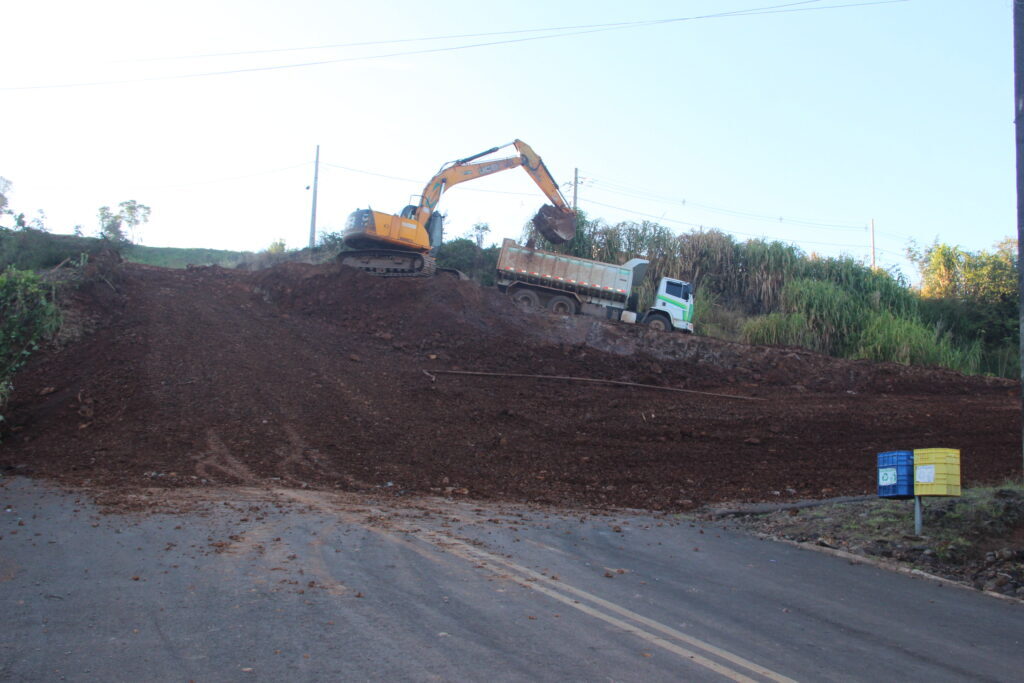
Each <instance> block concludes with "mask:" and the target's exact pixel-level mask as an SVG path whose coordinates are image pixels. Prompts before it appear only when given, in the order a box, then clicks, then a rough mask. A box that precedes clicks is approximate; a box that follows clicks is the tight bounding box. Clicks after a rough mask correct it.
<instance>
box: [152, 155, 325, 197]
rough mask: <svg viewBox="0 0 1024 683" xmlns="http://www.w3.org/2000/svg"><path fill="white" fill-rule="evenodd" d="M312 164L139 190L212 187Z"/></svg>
mask: <svg viewBox="0 0 1024 683" xmlns="http://www.w3.org/2000/svg"><path fill="white" fill-rule="evenodd" d="M311 164H312V162H310V161H305V162H302V163H301V164H294V165H292V166H284V167H282V168H274V169H270V170H269V171H259V172H257V173H248V174H246V175H239V176H231V177H230V178H214V179H211V180H197V181H194V182H191V183H177V184H173V185H142V186H140V189H156V190H158V189H173V188H176V187H193V186H195V185H212V184H216V183H228V182H232V181H235V180H245V179H246V178H258V177H259V176H265V175H273V174H274V173H283V172H284V171H291V170H294V169H296V168H302V167H304V166H310V165H311Z"/></svg>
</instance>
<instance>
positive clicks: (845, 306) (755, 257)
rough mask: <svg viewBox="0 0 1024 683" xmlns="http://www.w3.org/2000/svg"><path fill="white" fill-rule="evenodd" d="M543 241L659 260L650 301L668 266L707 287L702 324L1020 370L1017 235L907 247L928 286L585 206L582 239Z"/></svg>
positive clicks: (709, 329) (983, 368) (728, 333)
mask: <svg viewBox="0 0 1024 683" xmlns="http://www.w3.org/2000/svg"><path fill="white" fill-rule="evenodd" d="M524 237H534V238H535V239H537V243H538V245H539V246H541V247H542V248H545V249H550V250H552V251H558V252H562V253H569V254H573V255H575V256H582V257H584V258H592V259H596V260H598V261H605V262H609V263H623V262H625V261H626V260H627V259H630V258H635V257H640V258H646V259H649V260H650V261H651V266H650V268H649V270H648V275H647V279H646V281H645V282H644V283H643V285H642V287H641V291H640V306H641V307H642V308H643V307H646V306H647V305H649V303H650V302H651V300H652V299H653V294H654V287H656V286H657V282H658V280H659V279H660V278H661V277H663V276H668V277H680V278H683V279H686V280H688V281H690V282H692V283H693V284H694V285H695V287H696V289H697V298H696V305H697V310H696V313H695V315H694V321H695V326H696V330H697V333H698V334H705V335H709V336H715V337H722V338H726V339H732V340H740V341H745V342H747V343H752V344H771V345H778V346H800V347H804V348H809V349H812V350H816V351H820V352H822V353H826V354H829V355H832V356H837V357H842V358H864V359H869V360H875V361H892V362H896V363H904V364H919V365H935V366H942V367H947V368H951V369H954V370H959V371H961V372H965V373H986V374H993V375H998V376H1002V377H1017V376H1018V375H1019V372H1020V362H1019V355H1018V353H1017V348H1018V346H1017V345H1018V326H1017V306H1018V303H1017V302H1018V295H1017V262H1016V242H1014V241H1013V240H1005V241H1003V242H1001V243H1000V244H998V245H996V249H995V250H994V251H992V252H986V251H980V252H976V253H973V252H966V251H963V250H961V249H959V248H957V247H951V246H949V245H944V244H939V243H935V244H933V245H931V246H929V247H927V248H925V249H923V250H919V249H916V248H914V247H911V248H910V249H908V255H909V256H910V258H911V259H912V260H913V261H914V263H915V265H916V266H917V267H918V269H919V271H920V275H921V281H922V286H921V288H920V289H919V290H917V289H912V288H910V286H909V283H908V282H907V281H906V279H905V278H904V277H903V276H902V274H900V273H889V272H886V271H884V270H878V269H872V268H869V267H867V266H865V265H863V264H861V263H859V262H858V261H856V260H855V259H853V258H850V257H840V258H823V257H820V256H816V255H813V254H806V253H805V252H803V251H802V250H801V249H800V248H799V247H796V246H793V245H791V244H785V243H782V242H770V241H766V240H760V239H751V240H746V241H743V242H740V241H737V240H736V239H735V238H734V237H732V236H731V235H727V234H725V233H723V232H721V231H718V230H698V231H691V232H687V233H677V232H675V231H673V230H671V229H669V228H667V227H665V226H663V225H659V224H658V223H653V222H649V221H644V222H642V223H635V222H624V223H619V224H616V225H608V224H606V223H604V222H603V221H601V220H589V219H587V218H586V217H585V216H580V218H579V221H578V226H577V232H576V237H575V238H574V239H573V240H572V241H570V242H568V243H567V244H564V245H551V244H548V243H545V242H544V240H543V239H542V238H539V237H537V236H536V235H531V234H529V232H528V233H527V235H525V236H524Z"/></svg>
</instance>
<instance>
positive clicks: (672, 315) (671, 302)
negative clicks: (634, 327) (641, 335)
mask: <svg viewBox="0 0 1024 683" xmlns="http://www.w3.org/2000/svg"><path fill="white" fill-rule="evenodd" d="M640 322H641V323H643V324H645V325H647V326H648V327H650V328H652V329H655V330H679V331H681V332H686V333H693V287H691V286H690V283H689V282H683V281H682V280H673V279H672V278H668V277H663V278H661V281H660V282H659V283H658V291H657V293H656V294H655V295H654V305H653V306H651V307H650V308H649V309H647V312H646V313H644V315H643V318H642V319H641V321H640Z"/></svg>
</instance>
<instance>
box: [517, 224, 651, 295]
mask: <svg viewBox="0 0 1024 683" xmlns="http://www.w3.org/2000/svg"><path fill="white" fill-rule="evenodd" d="M513 282H526V283H529V284H533V285H538V286H541V287H548V288H551V289H561V290H564V291H567V292H573V293H575V294H579V295H580V296H582V297H586V298H588V299H590V298H593V299H599V300H600V299H603V300H608V301H619V302H625V301H626V299H627V298H628V297H629V292H630V289H631V288H632V286H633V268H632V267H626V266H616V265H613V264H611V263H601V262H600V261H591V260H590V259H585V258H579V257H578V256H567V255H565V254H555V253H552V252H550V251H541V250H540V249H529V248H527V247H523V246H520V245H518V244H516V243H515V242H514V241H513V240H510V239H506V240H505V241H504V242H502V245H501V254H500V255H499V256H498V283H499V284H503V285H508V284H510V283H513Z"/></svg>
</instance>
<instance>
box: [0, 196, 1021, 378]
mask: <svg viewBox="0 0 1024 683" xmlns="http://www.w3.org/2000/svg"><path fill="white" fill-rule="evenodd" d="M143 208H144V207H143ZM117 220H118V216H116V215H113V216H112V217H109V221H108V222H109V225H108V229H106V231H105V232H103V234H104V235H106V237H103V238H94V237H77V236H71V235H54V234H50V233H47V232H46V231H45V230H42V229H36V228H32V227H28V226H22V227H21V228H19V229H14V230H12V229H4V228H0V268H3V267H6V266H9V265H13V266H14V267H16V268H21V269H31V270H39V269H44V268H53V267H55V266H57V265H58V264H60V263H61V262H63V261H65V260H71V261H73V262H77V261H81V260H82V258H83V255H85V258H89V257H91V256H94V255H95V254H97V253H99V252H101V251H103V250H105V249H112V248H113V249H116V250H118V251H119V252H120V253H121V254H122V256H123V258H124V259H125V260H128V261H134V262H138V263H144V264H149V265H158V266H163V267H171V268H184V267H186V266H189V265H192V266H206V265H219V266H222V267H227V268H248V269H255V268H264V267H268V266H272V265H274V264H276V263H280V262H282V261H296V260H298V261H305V262H309V263H321V262H324V261H326V260H329V259H331V258H333V256H334V255H335V254H336V253H337V252H338V251H339V250H341V249H342V248H343V246H342V244H341V239H340V235H338V234H337V233H329V234H325V235H322V236H321V241H320V243H319V244H318V245H317V247H316V248H313V249H301V250H288V249H286V248H285V245H284V243H283V242H282V241H278V242H275V243H274V244H272V245H270V246H269V247H268V248H267V249H266V250H263V251H260V252H240V251H230V250H215V249H174V248H159V247H146V246H141V245H135V244H131V243H130V242H129V241H128V240H127V238H125V237H124V235H123V232H122V231H118V230H116V229H114V228H117V227H118V226H117V225H116V223H117ZM488 232H489V228H488V227H487V226H486V225H485V224H478V225H476V226H474V227H473V230H472V231H471V234H470V235H469V236H467V237H460V238H454V239H450V240H448V241H447V242H445V244H443V245H442V246H441V248H440V249H439V250H438V252H437V258H438V263H439V265H441V266H442V267H448V268H455V269H458V270H461V271H463V272H465V273H467V274H468V275H470V277H472V278H473V279H474V280H477V281H478V282H480V283H481V284H484V285H490V284H492V283H493V281H494V268H495V265H496V263H497V258H498V251H499V249H498V247H496V246H493V245H492V246H486V247H485V246H484V238H485V237H486V234H487V233H488ZM111 235H112V236H113V237H111ZM528 237H531V235H530V234H529V233H527V234H526V235H524V239H525V238H528ZM533 237H536V236H533ZM537 244H538V245H539V246H540V247H541V248H545V249H550V250H553V251H559V252H562V253H570V254H573V255H575V256H582V257H585V258H591V259H595V260H598V261H604V262H608V263H622V262H624V261H626V260H627V259H630V258H634V257H641V258H646V259H648V260H650V261H651V266H650V269H649V271H648V277H647V279H646V280H645V282H644V283H643V284H642V285H641V287H640V292H639V305H640V306H641V307H642V308H644V307H646V306H648V305H649V304H650V302H651V301H652V300H653V296H654V287H655V286H656V285H657V282H658V280H659V279H660V278H661V277H663V276H670V277H680V278H683V279H686V280H688V281H690V282H692V283H693V284H694V285H695V287H696V290H697V298H696V307H697V310H696V312H695V316H694V321H695V326H696V331H697V333H698V334H703V335H707V336H714V337H720V338H724V339H730V340H734V341H744V342H747V343H752V344H768V345H776V346H799V347H804V348H809V349H812V350H815V351H819V352H822V353H826V354H829V355H832V356H837V357H842V358H853V359H868V360H874V361H890V362H896V363H903V364H914V365H928V366H941V367H946V368H951V369H954V370H959V371H961V372H965V373H972V374H976V373H984V374H991V375H996V376H1001V377H1011V378H1012V377H1017V376H1019V373H1020V359H1019V354H1018V352H1017V349H1018V338H1019V334H1018V324H1017V305H1018V304H1017V302H1018V294H1017V262H1016V243H1015V242H1013V241H1012V240H1006V241H1004V242H1002V243H1000V244H999V245H997V247H996V249H995V250H994V251H992V252H986V251H980V252H976V253H972V252H966V251H963V250H961V249H959V248H956V247H951V246H948V245H944V244H939V243H935V244H933V245H931V246H929V247H927V248H925V249H923V250H918V249H915V248H911V249H909V250H908V254H909V255H910V257H911V258H912V260H913V261H914V262H915V264H916V265H917V267H918V269H919V271H920V275H921V282H922V285H921V287H920V289H912V288H911V287H910V286H909V283H908V282H907V281H906V280H905V279H904V277H903V276H902V274H900V273H898V272H894V273H890V272H886V271H883V270H876V269H871V268H869V267H867V266H865V265H863V264H861V263H859V262H858V261H856V260H854V259H853V258H850V257H840V258H823V257H819V256H816V255H814V254H806V253H804V252H803V251H802V250H801V249H799V248H798V247H796V246H793V245H791V244H784V243H782V242H769V241H765V240H759V239H752V240H746V241H743V242H741V241H737V240H736V239H735V238H734V237H732V236H730V235H727V234H725V233H723V232H721V231H718V230H699V231H691V232H688V233H679V234H677V233H676V232H675V231H673V230H671V229H669V228H667V227H665V226H663V225H660V224H658V223H653V222H649V221H645V222H642V223H635V222H624V223H619V224H616V225H608V224H606V223H604V222H603V221H601V220H589V219H588V218H587V217H586V216H585V215H582V214H581V215H580V217H579V220H578V227H577V232H576V237H575V238H574V239H573V240H572V241H570V242H569V243H567V244H564V245H551V244H547V243H545V242H544V240H543V239H541V238H537Z"/></svg>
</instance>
